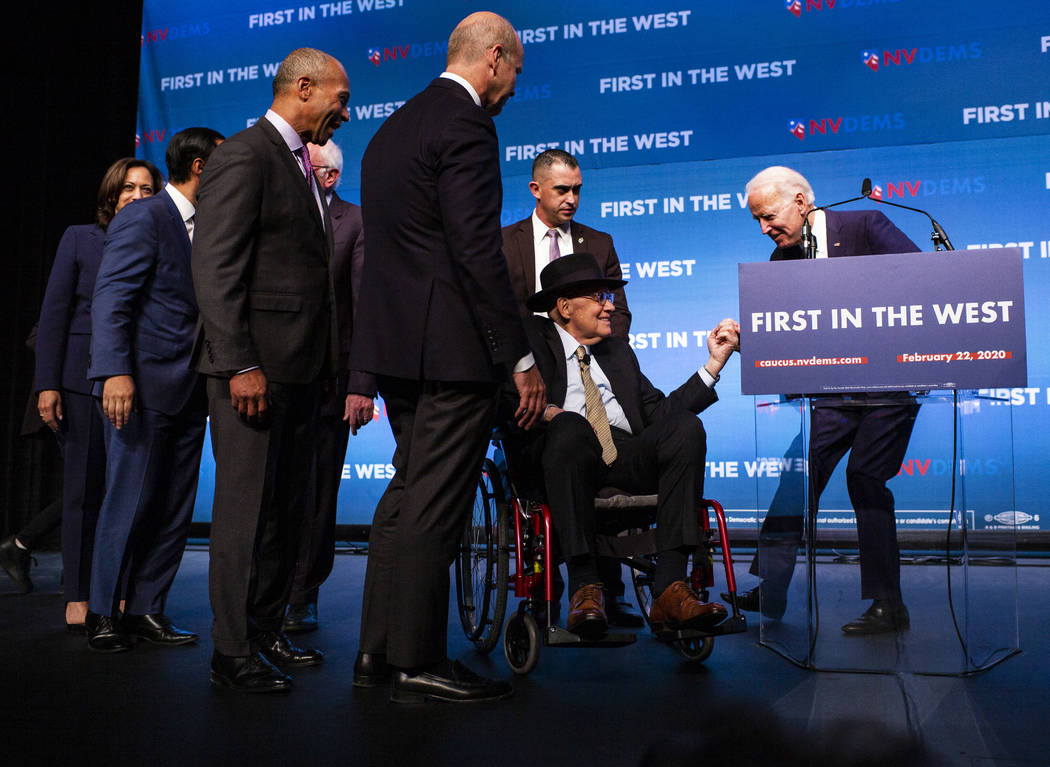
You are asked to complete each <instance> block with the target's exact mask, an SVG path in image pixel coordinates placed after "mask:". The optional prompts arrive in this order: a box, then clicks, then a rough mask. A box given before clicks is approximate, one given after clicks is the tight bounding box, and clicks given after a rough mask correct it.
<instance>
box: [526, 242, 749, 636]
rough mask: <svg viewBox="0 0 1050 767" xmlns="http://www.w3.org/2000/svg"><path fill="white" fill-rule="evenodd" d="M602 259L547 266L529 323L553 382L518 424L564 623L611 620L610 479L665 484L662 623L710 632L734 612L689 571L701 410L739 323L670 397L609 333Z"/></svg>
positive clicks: (631, 484)
mask: <svg viewBox="0 0 1050 767" xmlns="http://www.w3.org/2000/svg"><path fill="white" fill-rule="evenodd" d="M624 284H625V281H624V280H617V279H608V278H607V277H606V276H605V274H604V273H603V272H602V271H601V269H600V267H599V266H598V262H597V261H596V260H595V258H594V256H592V255H590V254H588V253H574V254H571V255H567V256H563V257H562V258H559V259H557V260H555V261H553V262H551V263H550V264H549V265H548V266H546V267H545V268H544V269H543V272H542V273H541V275H540V285H541V288H542V289H541V290H540V291H539V292H538V293H536V294H535V295H533V296H532V297H531V298H530V299H529V300H528V308H529V309H530V310H531V311H534V312H547V313H548V317H549V319H548V318H544V317H541V316H531V317H529V318H527V319H526V323H525V324H526V330H527V332H528V334H529V342H530V345H531V346H532V350H533V354H534V355H535V357H536V365H537V367H538V369H539V371H540V374H541V375H542V376H543V381H544V383H545V384H546V387H547V401H548V403H549V404H548V405H547V408H546V410H545V411H544V413H543V423H542V425H540V426H538V427H534V428H533V429H532V430H531V431H529V432H520V431H519V432H517V433H516V434H515V435H514V441H515V442H518V443H519V445H518V448H517V452H519V454H520V458H521V462H522V465H521V468H522V469H523V470H525V473H526V474H528V475H533V476H534V477H536V481H535V483H534V484H536V485H538V487H537V488H536V489H538V490H541V491H542V492H543V493H544V495H545V496H546V500H547V503H548V505H549V507H550V511H551V517H552V519H553V522H554V528H555V532H556V535H557V538H558V541H557V543H558V546H559V550H560V553H561V556H562V557H563V558H564V559H565V562H566V566H567V570H568V586H569V593H570V594H572V598H571V600H570V602H569V614H568V617H567V621H566V628H567V629H568V630H569V631H572V632H574V633H576V634H578V635H580V636H582V637H584V638H587V639H591V638H598V637H600V636H601V635H603V634H604V633H605V632H606V630H607V629H608V620H607V618H606V613H605V604H604V596H603V591H602V584H601V583H600V579H599V577H598V574H597V565H596V544H595V535H596V528H597V519H596V512H595V508H594V498H595V495H596V494H597V492H598V491H599V489H601V488H603V487H609V486H612V487H616V488H618V489H620V490H623V491H626V492H629V493H654V492H655V493H657V494H658V495H659V502H658V506H657V514H656V541H657V550H658V554H657V561H656V572H655V575H654V581H655V582H654V590H653V593H654V594H656V595H658V596H657V597H656V599H655V600H654V602H653V604H652V607H651V610H650V623H651V624H652V628H653V631H654V632H656V633H660V632H661V631H664V630H666V629H671V630H674V629H706V628H710V627H712V626H714V625H716V624H718V623H720V622H721V621H722V620H724V619H725V617H726V615H727V611H726V608H725V607H724V606H723V605H721V604H718V603H715V602H710V603H705V602H702V601H701V600H700V598H699V596H698V595H697V594H696V593H695V592H694V591H693V589H692V587H691V586H690V585H689V583H688V582H687V580H686V573H687V568H688V560H689V556H690V554H691V553H692V551H693V549H695V548H696V546H697V545H698V544H699V543H700V540H701V539H700V525H699V522H698V516H697V515H698V511H699V508H700V500H701V498H702V496H703V485H704V459H705V456H706V452H707V438H706V434H705V433H704V427H703V424H702V423H701V422H700V420H699V419H698V418H697V417H696V414H697V413H699V412H700V411H702V410H704V409H706V408H707V407H708V406H709V405H711V404H712V403H714V402H715V401H716V400H717V399H718V396H717V395H716V394H715V390H714V385H715V383H716V382H717V381H718V378H719V373H720V371H721V370H722V367H723V366H724V365H725V363H726V360H728V359H729V357H730V356H731V355H732V353H733V351H734V350H735V349H736V348H737V347H738V345H739V338H740V336H739V334H740V326H739V325H738V324H737V323H736V322H735V321H733V320H731V319H725V320H722V322H720V323H719V324H718V327H717V328H715V329H714V330H712V331H711V333H710V334H709V335H708V339H707V346H708V350H709V352H710V356H709V357H708V359H707V362H705V363H704V365H703V366H702V367H701V368H700V369H699V370H698V371H697V372H696V373H694V374H693V375H691V376H690V377H689V379H688V380H687V381H686V382H685V383H684V384H682V385H681V386H679V387H678V388H677V389H675V390H674V391H673V392H671V394H670V395H667V396H665V395H664V394H663V392H661V391H660V390H659V389H657V388H656V387H654V386H653V385H652V384H651V383H650V382H649V379H648V378H646V377H645V375H643V374H642V372H641V370H640V369H639V366H638V359H637V358H636V357H635V354H634V351H633V350H632V349H631V347H630V346H629V345H628V344H627V343H626V342H624V341H622V340H620V339H616V338H612V337H611V334H612V328H611V324H610V321H609V318H610V315H611V314H612V313H613V311H615V307H614V305H613V293H612V291H613V290H614V289H615V288H619V287H621V286H622V285H624Z"/></svg>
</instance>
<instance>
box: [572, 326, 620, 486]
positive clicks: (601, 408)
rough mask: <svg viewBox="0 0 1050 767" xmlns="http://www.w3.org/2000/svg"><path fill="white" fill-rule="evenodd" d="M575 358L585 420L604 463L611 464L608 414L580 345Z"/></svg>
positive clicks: (613, 455) (613, 448) (612, 452)
mask: <svg viewBox="0 0 1050 767" xmlns="http://www.w3.org/2000/svg"><path fill="white" fill-rule="evenodd" d="M576 359H577V360H578V361H579V363H580V378H582V379H583V397H584V402H585V404H586V407H587V421H588V423H590V425H591V428H593V429H594V433H595V434H596V435H597V436H598V444H600V445H601V446H602V460H603V461H605V465H606V466H609V465H612V462H613V461H615V460H616V445H615V444H613V438H612V429H610V428H609V414H608V413H607V412H605V403H604V402H602V395H601V392H599V391H598V387H597V386H595V384H594V379H592V378H591V358H590V355H589V354H587V350H586V349H584V348H583V347H582V346H580V347H578V348H577V349H576Z"/></svg>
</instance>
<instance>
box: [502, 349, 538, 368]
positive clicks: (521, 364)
mask: <svg viewBox="0 0 1050 767" xmlns="http://www.w3.org/2000/svg"><path fill="white" fill-rule="evenodd" d="M535 364H536V358H535V357H534V356H532V352H529V353H528V354H526V355H525V356H524V357H522V358H521V359H520V360H518V364H517V365H515V366H514V372H515V373H524V372H525V371H526V370H528V369H529V368H531V367H533V366H534V365H535ZM504 369H506V368H504Z"/></svg>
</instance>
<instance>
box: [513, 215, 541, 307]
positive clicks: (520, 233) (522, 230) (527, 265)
mask: <svg viewBox="0 0 1050 767" xmlns="http://www.w3.org/2000/svg"><path fill="white" fill-rule="evenodd" d="M514 240H515V244H516V245H517V246H518V251H519V252H520V253H521V268H522V270H523V271H524V272H525V295H527V296H531V295H532V294H533V293H535V292H536V245H535V243H534V242H533V240H532V218H531V217H529V218H527V219H525V220H524V221H522V222H521V223H519V224H518V228H517V230H516V231H515V232H514Z"/></svg>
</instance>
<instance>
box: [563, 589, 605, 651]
mask: <svg viewBox="0 0 1050 767" xmlns="http://www.w3.org/2000/svg"><path fill="white" fill-rule="evenodd" d="M565 628H567V629H568V630H569V631H571V632H572V633H573V634H577V635H579V636H581V637H583V638H584V639H597V638H598V637H600V636H602V634H604V633H605V632H606V631H608V630H609V620H608V618H606V616H605V594H604V592H603V591H602V584H600V583H589V584H587V585H586V586H580V587H579V588H578V589H576V593H575V594H573V595H572V599H570V600H569V617H568V619H567V620H566V621H565Z"/></svg>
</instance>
